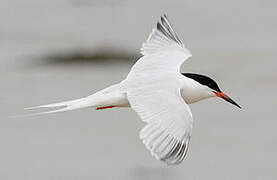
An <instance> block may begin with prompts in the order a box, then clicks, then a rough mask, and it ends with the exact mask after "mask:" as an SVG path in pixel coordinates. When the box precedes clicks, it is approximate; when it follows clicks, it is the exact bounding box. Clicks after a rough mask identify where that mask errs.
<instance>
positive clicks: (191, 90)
mask: <svg viewBox="0 0 277 180" xmlns="http://www.w3.org/2000/svg"><path fill="white" fill-rule="evenodd" d="M141 53H142V55H143V56H142V57H141V58H140V59H139V60H138V61H137V62H136V63H135V64H134V66H133V67H132V69H131V71H130V72H129V74H128V76H127V77H126V79H124V80H123V81H121V82H120V83H118V84H115V85H113V86H110V87H108V88H105V89H103V90H101V91H99V92H97V93H95V94H93V95H90V96H88V97H85V98H81V99H77V100H72V101H66V102H61V103H55V104H49V105H42V106H37V107H34V108H42V107H45V108H53V107H61V109H58V110H53V111H48V112H44V113H40V114H48V113H55V112H63V111H69V110H75V109H80V108H87V107H88V108H91V107H94V108H96V109H97V110H102V109H106V108H117V107H131V108H132V109H133V110H134V111H136V112H137V113H138V115H139V116H140V117H141V119H142V120H143V121H144V122H146V123H147V125H146V126H145V127H144V128H143V129H142V130H141V132H140V138H141V139H142V141H143V143H144V144H145V146H146V148H147V149H148V150H150V151H151V153H152V155H153V156H155V157H156V158H157V159H159V160H162V161H164V162H166V163H167V164H179V163H180V162H182V160H183V159H184V157H185V155H186V153H187V150H188V144H189V140H190V137H191V132H192V124H193V119H192V114H191V111H190V108H189V106H188V104H191V103H195V102H197V101H200V100H203V99H206V98H209V97H216V96H218V97H221V98H223V99H225V100H226V101H229V102H231V103H233V104H235V105H237V104H236V103H235V102H234V101H232V100H231V99H230V98H229V97H228V96H226V95H225V94H224V93H222V92H221V91H220V89H219V88H218V86H217V84H216V83H215V82H214V81H213V80H212V79H210V78H208V77H206V76H203V75H199V74H191V73H184V74H181V73H180V72H179V69H180V66H181V65H182V63H183V62H184V61H185V60H187V59H188V58H189V57H191V53H190V51H189V50H187V49H186V48H185V46H184V44H183V42H182V41H181V40H180V38H179V37H178V35H177V33H176V32H175V31H174V30H173V28H172V26H171V24H170V23H169V21H168V19H167V17H166V16H165V15H164V16H162V17H161V22H158V24H157V28H154V29H153V31H152V33H151V34H150V36H149V38H148V39H147V41H146V42H145V43H144V44H143V45H142V49H141ZM237 106H238V105H237ZM34 108H28V109H34Z"/></svg>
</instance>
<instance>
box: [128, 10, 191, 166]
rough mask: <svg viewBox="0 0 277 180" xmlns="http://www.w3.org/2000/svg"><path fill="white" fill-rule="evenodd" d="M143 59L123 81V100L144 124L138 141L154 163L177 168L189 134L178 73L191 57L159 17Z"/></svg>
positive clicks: (186, 109) (188, 112) (164, 17)
mask: <svg viewBox="0 0 277 180" xmlns="http://www.w3.org/2000/svg"><path fill="white" fill-rule="evenodd" d="M141 53H142V54H143V55H144V56H143V57H141V58H140V59H139V60H138V61H137V62H136V64H135V65H134V66H133V67H132V69H131V71H130V73H129V74H128V76H127V78H126V80H125V81H124V83H125V87H126V89H127V98H128V100H129V103H130V105H131V108H132V109H134V110H135V111H136V112H137V113H138V114H139V116H140V117H141V119H142V120H143V121H145V122H147V123H148V124H147V125H146V126H145V127H144V128H143V129H142V130H141V132H140V138H141V139H142V140H143V143H144V144H145V146H146V147H147V149H149V150H150V151H151V153H152V155H154V156H155V157H156V158H157V159H159V160H162V161H164V162H166V163H167V164H179V163H180V162H182V160H183V159H184V157H185V155H186V152H187V149H188V143H189V139H190V135H191V131H192V121H193V120H192V114H191V111H190V109H189V107H188V105H187V104H186V103H185V101H184V100H183V98H182V96H181V94H180V88H181V85H180V82H181V78H183V77H182V76H181V75H180V72H179V69H180V66H181V65H182V63H183V62H184V61H185V60H186V59H188V58H189V57H190V56H191V53H190V52H189V50H187V49H186V48H185V46H184V44H183V42H182V41H181V40H180V38H179V37H178V35H177V33H176V32H175V31H174V30H173V28H172V25H171V24H170V23H169V21H168V19H167V17H166V16H165V15H164V16H162V17H161V22H158V24H157V27H156V28H155V29H153V31H152V33H151V34H150V36H149V38H148V40H147V41H146V43H144V44H143V45H142V49H141Z"/></svg>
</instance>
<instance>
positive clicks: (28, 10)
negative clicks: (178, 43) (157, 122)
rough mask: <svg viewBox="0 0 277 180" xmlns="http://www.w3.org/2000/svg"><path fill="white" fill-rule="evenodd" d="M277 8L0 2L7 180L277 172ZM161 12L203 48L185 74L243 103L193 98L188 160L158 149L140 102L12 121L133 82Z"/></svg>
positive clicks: (257, 2)
mask: <svg viewBox="0 0 277 180" xmlns="http://www.w3.org/2000/svg"><path fill="white" fill-rule="evenodd" d="M276 8H277V2H276V1H274V0H267V1H263V0H244V1H239V0H234V1H222V0H209V1H204V0H202V1H193V0H186V1H179V0H170V1H169V0H168V1H149V0H143V1H142V0H141V1H128V0H120V1H115V0H104V1H100V0H99V1H93V0H56V1H47V0H29V1H22V0H11V1H7V0H6V1H3V0H2V1H1V2H0V22H1V23H0V65H1V66H0V82H1V88H0V91H1V93H0V107H1V110H0V114H1V115H0V179H5V180H9V179H13V180H14V179H24V180H25V179H28V180H29V179H34V180H37V179H39V180H41V179H42V180H43V179H45V180H49V179H51V180H76V179H78V180H80V179H82V180H83V179H84V180H87V179H149V180H155V179H157V180H160V179H190V180H191V179H196V180H198V179H251V180H256V179H276V177H277V171H276V165H277V163H276V162H277V156H276V150H277V144H276V136H277V133H276V126H277V122H276V118H275V113H274V110H275V108H276V106H277V101H276V77H277V73H276V65H277V61H276V58H277V53H276V50H277V49H276V40H277V38H276V37H277V36H276V31H277V21H276V18H277V11H276ZM163 13H166V14H167V15H168V17H169V18H170V20H171V21H172V23H173V24H174V26H175V28H176V29H177V31H178V33H179V35H180V36H181V37H182V39H183V40H184V42H185V44H186V45H187V47H188V48H189V49H190V50H191V51H192V53H193V57H192V58H191V59H190V60H189V61H187V62H186V63H185V64H184V65H183V67H182V71H183V72H198V73H202V74H206V75H209V76H211V77H213V78H214V79H215V80H216V81H217V82H218V84H219V86H220V87H221V89H223V90H224V91H225V92H226V93H227V94H229V95H230V96H231V97H232V98H233V99H234V100H236V101H237V102H238V103H239V104H240V105H241V106H242V107H243V108H242V109H241V110H240V109H238V108H236V107H235V106H232V105H230V104H228V103H226V102H224V101H222V100H220V99H218V98H213V99H209V100H206V101H203V102H199V103H196V104H193V105H191V109H192V112H193V115H194V120H195V121H194V129H193V136H192V139H191V143H190V148H189V152H188V156H187V158H186V159H185V161H184V162H183V163H182V164H181V165H179V166H166V165H164V164H162V163H161V162H159V161H157V160H155V159H154V158H153V157H151V155H150V153H149V152H148V151H147V150H146V149H145V148H144V146H143V144H142V142H141V141H140V140H139V138H138V132H139V130H140V129H141V128H142V127H143V125H144V124H143V122H141V120H140V119H139V117H138V116H137V115H136V114H135V113H134V112H133V111H132V110H131V109H111V110H105V111H94V110H93V109H84V110H78V111H74V112H66V113H60V114H53V115H47V116H39V117H28V118H26V117H25V118H9V116H11V115H18V114H24V113H26V112H24V111H23V108H24V107H28V106H33V105H39V104H45V103H52V102H56V101H63V100H67V99H74V98H79V97H83V96H86V95H89V94H92V93H93V92H96V91H97V90H100V89H102V88H105V87H106V86H109V85H111V84H114V83H117V82H119V81H120V80H122V79H123V78H125V76H126V75H127V73H128V71H129V69H130V67H131V66H132V64H133V63H134V62H135V58H136V57H137V54H138V53H139V48H140V45H141V43H142V42H143V41H144V40H145V39H146V38H147V36H148V34H149V33H150V32H151V29H152V27H154V26H155V24H156V21H157V20H158V18H159V16H160V15H161V14H163Z"/></svg>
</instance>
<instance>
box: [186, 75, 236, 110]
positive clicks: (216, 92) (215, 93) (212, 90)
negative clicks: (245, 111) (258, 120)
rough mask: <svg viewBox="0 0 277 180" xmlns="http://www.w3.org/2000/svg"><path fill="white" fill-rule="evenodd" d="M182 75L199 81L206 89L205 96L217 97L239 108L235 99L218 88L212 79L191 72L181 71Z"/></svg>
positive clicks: (203, 88)
mask: <svg viewBox="0 0 277 180" xmlns="http://www.w3.org/2000/svg"><path fill="white" fill-rule="evenodd" d="M183 75H184V76H186V77H188V78H191V79H193V80H195V81H197V82H198V83H200V84H201V85H202V90H204V91H206V96H207V97H219V98H222V99H224V100H225V101H227V102H229V103H231V104H233V105H235V106H237V107H239V108H241V107H240V106H239V105H238V104H237V103H236V102H235V101H233V100H232V99H231V98H230V97H229V96H227V95H226V94H225V93H223V92H222V91H221V90H220V88H219V87H218V85H217V83H216V82H215V81H214V80H213V79H211V78H209V77H207V76H204V75H200V74H193V73H183Z"/></svg>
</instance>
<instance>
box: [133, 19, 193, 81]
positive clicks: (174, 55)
mask: <svg viewBox="0 0 277 180" xmlns="http://www.w3.org/2000/svg"><path fill="white" fill-rule="evenodd" d="M141 53H142V54H143V55H144V56H142V57H141V58H140V59H139V60H138V61H137V62H136V64H135V65H134V66H133V67H132V69H131V71H130V73H129V75H128V77H130V76H137V75H138V74H142V73H144V74H146V73H147V72H157V71H160V72H162V73H163V74H164V73H175V74H176V73H179V69H180V66H181V65H182V63H183V62H184V61H185V60H187V59H188V58H189V57H191V53H190V51H189V50H188V49H186V48H185V45H184V43H183V42H182V41H181V40H180V38H179V36H178V35H177V33H176V32H175V31H174V29H173V27H172V25H171V24H170V22H169V20H168V18H167V17H166V16H165V15H164V16H162V17H161V21H160V22H158V23H157V27H156V28H154V29H153V30H152V33H151V34H150V35H149V37H148V39H147V41H146V42H145V43H143V45H142V48H141Z"/></svg>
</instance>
